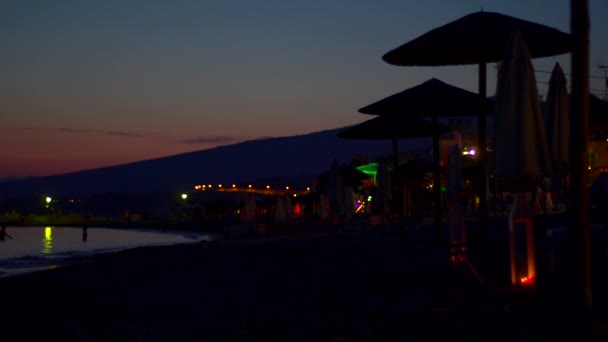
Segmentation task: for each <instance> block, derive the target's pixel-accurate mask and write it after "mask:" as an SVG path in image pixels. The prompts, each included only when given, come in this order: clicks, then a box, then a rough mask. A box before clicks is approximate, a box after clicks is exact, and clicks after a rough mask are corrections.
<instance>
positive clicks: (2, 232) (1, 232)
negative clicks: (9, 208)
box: [0, 225, 13, 241]
mask: <svg viewBox="0 0 608 342" xmlns="http://www.w3.org/2000/svg"><path fill="white" fill-rule="evenodd" d="M6 238H9V239H12V238H13V237H12V236H10V235H8V233H7V232H6V226H5V225H2V229H0V241H4V240H6Z"/></svg>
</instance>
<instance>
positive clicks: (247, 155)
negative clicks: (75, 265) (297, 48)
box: [0, 128, 430, 199]
mask: <svg viewBox="0 0 608 342" xmlns="http://www.w3.org/2000/svg"><path fill="white" fill-rule="evenodd" d="M344 129H345V128H339V129H333V130H327V131H322V132H317V133H311V134H306V135H298V136H291V137H281V138H268V139H260V140H253V141H247V142H242V143H238V144H234V145H228V146H222V147H217V148H213V149H209V150H203V151H197V152H190V153H184V154H179V155H174V156H170V157H164V158H158V159H151V160H145V161H140V162H135V163H129V164H123V165H118V166H111V167H105V168H99V169H93V170H86V171H80V172H75V173H67V174H62V175H56V176H49V177H37V178H28V179H20V180H15V181H7V182H2V183H0V199H7V198H14V197H25V196H27V197H31V196H43V195H46V194H48V195H51V196H64V195H88V194H95V193H107V192H166V191H176V192H177V191H184V190H190V189H192V187H193V186H194V185H195V184H201V183H202V184H209V183H212V184H217V183H224V184H232V183H244V182H249V181H254V180H259V179H270V178H274V177H301V176H306V177H308V176H311V177H314V176H317V175H319V174H320V173H322V172H324V171H326V170H328V169H329V167H330V165H331V161H332V160H333V159H334V158H336V159H337V160H338V161H339V162H340V163H347V162H350V160H351V159H352V157H353V156H357V155H362V156H365V157H367V158H368V159H374V158H375V157H376V156H378V155H386V154H391V153H392V152H391V151H392V150H391V143H390V141H389V140H378V141H376V140H348V139H341V138H338V137H337V133H338V132H340V131H342V130H344ZM425 147H429V148H430V139H409V140H401V141H400V148H401V151H406V150H420V149H421V148H425Z"/></svg>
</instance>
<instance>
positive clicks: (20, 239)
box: [0, 227, 218, 277]
mask: <svg viewBox="0 0 608 342" xmlns="http://www.w3.org/2000/svg"><path fill="white" fill-rule="evenodd" d="M6 233H7V234H8V235H10V236H11V237H12V239H11V238H8V237H7V238H6V239H5V240H4V241H0V277H6V276H11V275H15V274H19V273H24V272H33V271H38V270H43V269H48V268H55V267H57V266H59V265H62V264H64V263H65V262H66V261H67V260H68V259H69V258H73V257H81V256H89V255H93V254H98V253H106V252H113V251H118V250H123V249H128V248H134V247H140V246H152V245H155V246H158V245H173V244H178V243H194V242H199V241H213V240H216V239H217V238H218V236H217V235H212V234H197V233H191V232H187V233H179V232H159V231H149V230H143V229H141V230H133V229H129V230H125V229H109V228H88V229H87V230H86V234H84V231H83V230H82V228H76V227H6Z"/></svg>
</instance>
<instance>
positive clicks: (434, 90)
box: [359, 78, 493, 236]
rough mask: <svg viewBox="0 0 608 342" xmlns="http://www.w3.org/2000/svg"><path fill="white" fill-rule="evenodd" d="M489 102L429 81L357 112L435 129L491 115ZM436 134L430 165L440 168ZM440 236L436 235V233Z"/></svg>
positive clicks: (438, 209)
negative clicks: (415, 120) (410, 119)
mask: <svg viewBox="0 0 608 342" xmlns="http://www.w3.org/2000/svg"><path fill="white" fill-rule="evenodd" d="M492 106H493V103H492V101H491V100H489V99H487V98H485V97H482V96H481V95H479V94H475V93H473V92H470V91H467V90H464V89H461V88H458V87H455V86H452V85H450V84H447V83H444V82H442V81H440V80H438V79H436V78H432V79H430V80H428V81H426V82H424V83H422V84H420V85H417V86H415V87H412V88H409V89H406V90H404V91H402V92H400V93H397V94H394V95H391V96H389V97H387V98H384V99H382V100H380V101H377V102H375V103H372V104H370V105H368V106H366V107H363V108H361V109H359V112H361V113H364V114H376V115H383V116H392V115H401V116H417V117H431V118H432V121H433V125H434V127H439V122H438V119H439V117H461V116H471V115H477V114H479V113H480V112H483V113H484V115H485V114H487V113H488V112H490V111H491V109H492ZM440 135H441V133H440V132H439V130H436V131H434V132H433V135H432V137H433V162H434V163H435V164H436V165H439V136H440ZM433 179H434V189H435V191H434V202H435V227H436V229H437V231H439V230H440V229H441V227H440V226H441V216H442V211H441V180H440V177H439V169H437V168H436V169H435V170H434V173H433ZM437 235H438V236H439V235H440V234H439V232H438V233H437Z"/></svg>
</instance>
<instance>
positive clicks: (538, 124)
mask: <svg viewBox="0 0 608 342" xmlns="http://www.w3.org/2000/svg"><path fill="white" fill-rule="evenodd" d="M494 131H495V153H496V161H495V173H496V174H497V175H499V176H503V177H506V178H509V179H510V180H511V182H512V184H514V185H516V186H517V187H519V186H521V185H522V184H523V183H522V182H523V181H526V180H530V179H534V178H536V177H538V176H545V175H548V174H549V172H550V170H551V165H550V159H549V151H548V149H547V139H546V136H545V128H544V123H543V118H542V113H541V108H540V101H539V97H538V90H537V88H536V79H535V76H534V67H533V66H532V62H531V60H530V52H529V51H528V48H527V47H526V44H525V42H524V40H523V38H522V36H521V34H520V33H519V31H517V30H516V31H514V33H513V35H512V37H511V41H510V42H509V44H508V46H507V48H506V50H505V59H504V61H503V63H502V65H501V67H500V69H499V71H498V81H497V88H496V115H495V119H494Z"/></svg>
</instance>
